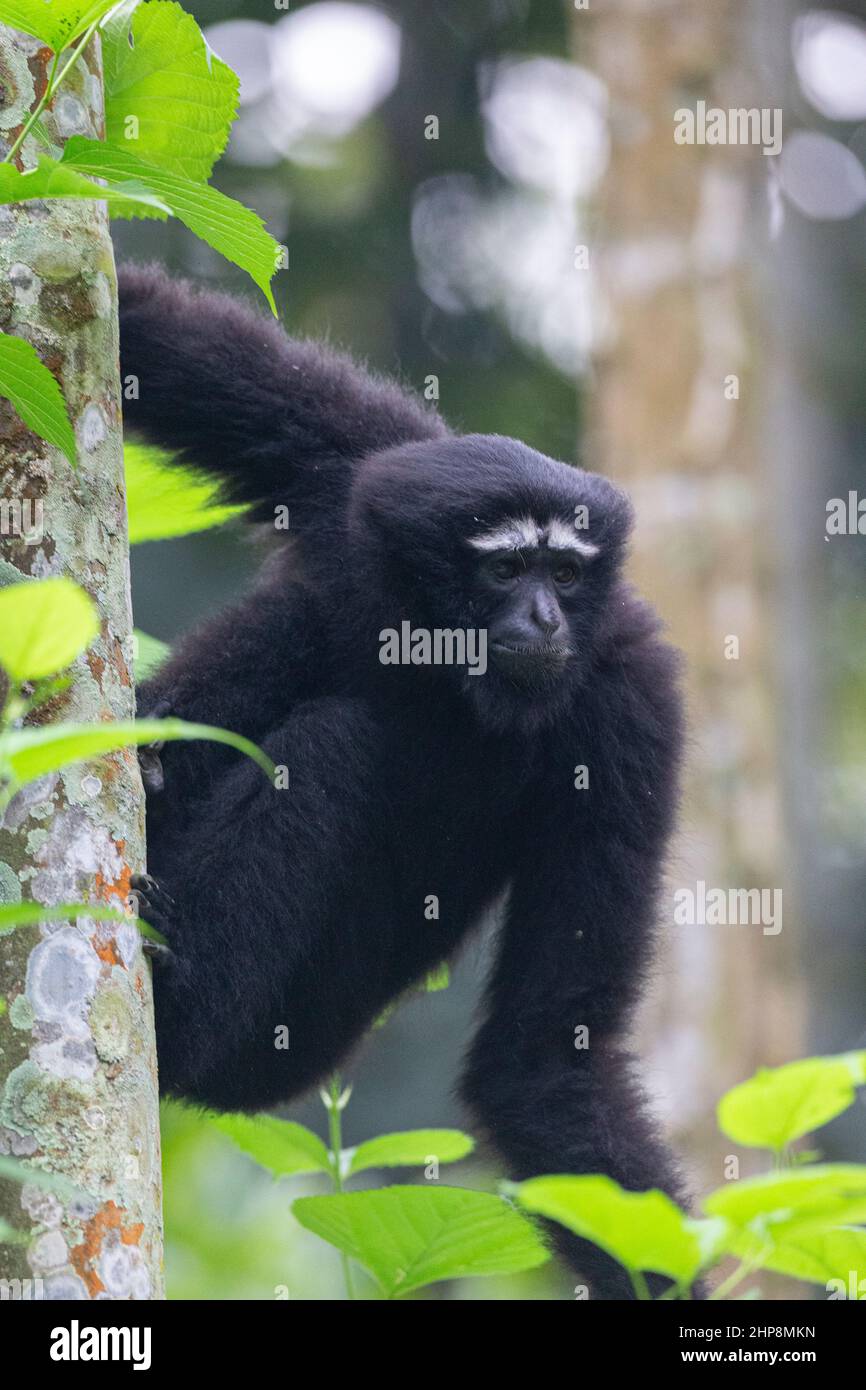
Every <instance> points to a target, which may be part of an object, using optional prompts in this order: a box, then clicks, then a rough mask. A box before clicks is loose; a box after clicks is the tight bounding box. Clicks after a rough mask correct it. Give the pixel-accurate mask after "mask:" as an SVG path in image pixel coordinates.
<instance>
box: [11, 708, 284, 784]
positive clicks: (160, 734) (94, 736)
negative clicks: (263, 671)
mask: <svg viewBox="0 0 866 1390" xmlns="http://www.w3.org/2000/svg"><path fill="white" fill-rule="evenodd" d="M160 739H162V740H164V741H166V742H168V741H175V740H178V739H181V740H182V739H207V740H209V741H210V742H212V743H226V744H228V745H229V746H230V747H232V748H237V750H238V752H240V753H245V754H246V755H247V757H248V758H252V760H253V762H256V763H258V765H259V767H260V768H262V770H263V771H264V772H265V773H267V776H268V777H269V778H270V779H271V780H272V779H273V776H274V766H273V763H272V762H271V761H270V759H269V758H268V757H267V756H266V755H265V754H264V753H263V752H262V751H261V749H260V748H257V747H256V745H255V744H254V743H250V741H249V739H246V738H241V736H240V734H232V733H229V731H228V730H227V729H215V728H212V727H211V725H209V724H187V723H185V722H184V720H182V719H139V720H135V721H132V720H126V721H121V722H118V723H108V724H48V725H46V726H45V727H44V728H39V729H12V730H10V731H9V732H7V733H6V734H5V735H4V736H3V738H2V739H0V773H3V772H4V771H5V772H7V773H8V774H11V779H12V781H13V783H14V784H15V785H18V784H20V783H22V782H32V781H33V780H34V779H35V778H37V777H44V775H45V773H46V772H56V771H57V770H58V769H59V768H61V767H66V766H67V765H68V764H69V763H77V762H82V761H84V760H85V759H89V758H98V757H100V756H101V755H102V754H103V753H113V752H115V750H117V749H118V748H128V747H131V746H132V745H135V744H142V743H156V742H158V741H159V740H160Z"/></svg>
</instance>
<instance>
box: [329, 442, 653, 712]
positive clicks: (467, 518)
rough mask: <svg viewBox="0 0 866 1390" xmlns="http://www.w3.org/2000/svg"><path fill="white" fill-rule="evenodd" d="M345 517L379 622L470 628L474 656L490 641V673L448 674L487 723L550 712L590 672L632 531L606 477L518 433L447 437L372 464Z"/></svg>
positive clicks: (624, 505) (449, 669)
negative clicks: (541, 451)
mask: <svg viewBox="0 0 866 1390" xmlns="http://www.w3.org/2000/svg"><path fill="white" fill-rule="evenodd" d="M348 519H349V526H350V533H351V536H352V539H353V543H354V545H355V547H356V551H355V554H356V557H357V559H358V561H359V563H361V564H362V565H363V572H364V576H365V577H364V579H363V581H362V583H363V587H364V592H365V593H367V594H369V595H370V597H371V602H372V603H374V609H375V612H376V615H377V618H379V617H380V616H381V619H382V622H381V624H378V623H377V626H378V625H381V626H382V627H385V626H386V624H387V625H388V627H389V628H392V627H393V628H397V627H398V626H399V625H400V622H401V621H406V622H408V624H409V625H410V626H411V628H412V630H413V632H414V631H416V630H417V629H419V628H424V629H428V630H432V631H434V632H436V631H438V632H443V631H444V632H447V633H452V632H457V633H464V634H470V633H471V634H473V646H472V650H473V652H474V654H475V655H476V656H477V654H478V638H479V637H480V636H481V635H483V642H484V648H485V655H486V663H485V664H484V670H483V672H482V671H481V669H480V666H476V668H475V669H474V670H471V669H469V668H468V664H467V665H466V666H463V667H462V668H461V667H460V666H459V665H448V666H446V667H445V669H444V670H443V672H442V675H443V678H444V679H445V680H447V681H449V682H452V683H453V682H454V681H455V680H456V681H457V683H458V686H459V688H460V689H461V691H462V692H463V694H464V695H466V696H467V697H468V698H469V699H470V701H471V702H472V704H473V705H474V707H475V709H476V711H477V713H478V715H479V717H480V718H481V719H482V721H483V722H485V723H486V724H487V725H492V726H497V727H500V728H503V729H504V728H507V727H508V726H509V725H510V724H512V723H514V722H515V721H517V722H523V723H527V722H528V723H529V724H532V723H535V722H538V721H539V720H542V721H543V720H546V719H548V718H550V717H551V716H552V715H553V714H555V712H556V710H557V709H558V708H560V707H561V705H562V704H563V703H564V702H566V701H567V700H568V698H569V696H570V694H571V692H572V691H573V690H574V689H575V687H577V686H578V685H579V684H580V682H581V680H582V679H583V678H584V677H585V676H586V674H587V673H588V672H589V670H590V668H591V665H592V660H593V655H594V652H595V650H596V648H597V645H598V642H599V640H600V639H601V637H602V636H603V633H604V629H605V623H606V621H608V620H609V619H610V617H611V616H612V610H613V606H614V604H615V602H616V599H615V596H614V595H615V586H616V580H617V576H618V574H619V570H620V566H621V561H622V557H623V552H624V547H625V542H626V538H627V536H628V532H629V528H630V525H631V508H630V506H629V503H628V501H627V499H626V497H625V496H624V494H623V493H621V492H620V491H619V489H618V488H616V487H614V486H613V484H612V483H610V482H608V481H607V480H606V479H605V478H601V477H598V476H597V475H595V474H592V473H586V472H584V471H583V470H581V469H579V468H573V467H571V466H569V465H568V464H564V463H559V462H557V461H556V460H555V459H551V458H547V457H546V456H545V455H543V454H539V453H537V452H536V451H535V450H534V449H530V448H528V447H527V446H526V445H525V444H522V443H520V442H519V441H518V440H515V439H506V438H502V437H501V436H498V435H463V436H458V437H453V436H451V437H447V438H445V439H436V440H432V441H425V442H423V443H418V444H411V445H404V446H402V447H400V448H398V449H390V450H387V451H385V452H383V453H381V454H379V455H376V456H374V457H373V458H371V459H369V460H368V461H366V462H365V464H364V465H363V466H362V467H361V468H360V469H359V471H358V475H357V479H356V484H355V488H354V492H353V499H352V505H351V508H350V512H349V518H348ZM374 596H375V597H374ZM468 650H470V648H469V645H468V637H467V651H468Z"/></svg>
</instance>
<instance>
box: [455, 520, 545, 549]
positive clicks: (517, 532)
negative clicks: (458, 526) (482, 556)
mask: <svg viewBox="0 0 866 1390" xmlns="http://www.w3.org/2000/svg"><path fill="white" fill-rule="evenodd" d="M469 544H470V545H471V546H472V547H473V549H474V550H534V549H535V547H536V546H537V545H538V526H537V525H536V523H535V522H534V521H533V520H532V518H531V517H529V516H527V517H521V518H518V519H516V520H514V521H504V522H503V523H502V525H501V526H497V527H496V529H495V530H493V531H484V532H482V534H481V535H480V536H473V537H471V539H470V541H469Z"/></svg>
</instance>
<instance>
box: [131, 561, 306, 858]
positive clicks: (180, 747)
mask: <svg viewBox="0 0 866 1390" xmlns="http://www.w3.org/2000/svg"><path fill="white" fill-rule="evenodd" d="M322 627H323V623H322V614H321V612H320V609H319V605H318V603H317V601H316V599H315V597H314V595H313V594H311V593H310V591H309V590H307V589H305V588H304V587H303V586H302V585H300V584H293V583H290V584H285V585H284V586H282V587H280V588H279V589H275V590H273V591H270V590H268V589H263V588H257V589H254V590H253V592H252V593H250V594H249V595H248V596H247V597H246V598H244V599H243V601H242V602H241V603H238V604H235V605H233V606H232V607H230V608H226V609H225V610H223V612H221V613H218V614H217V615H216V616H215V617H213V618H211V619H210V620H209V621H208V622H206V623H204V624H203V625H202V626H201V627H198V628H196V629H195V630H194V631H193V632H191V633H189V634H188V635H187V636H185V637H182V638H181V639H180V640H179V642H178V643H177V644H176V645H175V647H174V648H173V650H172V652H171V655H170V656H169V658H168V660H167V661H166V662H165V663H164V665H162V666H161V667H160V668H159V670H158V671H157V672H156V674H155V675H153V676H151V678H150V679H149V680H147V681H145V682H144V683H143V684H142V685H141V686H140V687H139V689H138V693H137V704H138V716H139V718H146V717H149V716H155V717H158V718H165V717H167V716H173V717H176V718H179V719H186V720H189V721H190V722H192V723H198V724H213V725H216V726H217V727H218V728H221V729H230V730H231V731H232V732H233V733H236V734H243V735H244V737H245V738H249V739H253V740H254V741H255V742H257V743H261V742H263V740H264V739H265V737H266V735H267V734H268V733H270V732H271V730H273V729H276V728H279V727H280V726H281V725H284V724H285V722H286V720H287V718H288V716H289V714H290V713H291V711H292V709H293V708H294V706H295V705H296V704H297V703H298V702H299V701H301V700H303V699H305V698H306V697H307V696H308V695H309V693H310V691H311V690H312V689H313V688H314V687H315V685H316V684H317V682H320V681H321V673H322V658H321V653H320V646H321V642H322ZM139 756H140V761H141V764H142V772H143V774H144V777H145V784H146V786H147V787H148V791H149V792H152V793H154V794H153V795H149V796H148V841H149V849H150V850H151V851H153V852H154V854H153V859H154V867H155V868H156V867H158V866H159V861H160V860H161V857H162V856H161V849H162V843H161V841H162V838H164V837H165V836H167V835H168V834H169V833H170V832H174V831H175V829H176V830H177V832H178V833H181V834H184V835H186V836H189V835H190V834H191V823H192V819H193V817H194V815H195V813H196V810H197V808H198V807H199V805H200V802H201V800H202V798H203V797H205V796H207V795H209V794H210V791H211V788H212V785H213V783H214V780H215V779H217V778H220V777H222V776H223V775H224V774H225V773H226V772H228V771H229V770H231V769H232V768H234V767H237V766H239V765H241V764H245V763H246V759H245V758H244V756H243V755H242V754H240V753H238V752H236V751H235V750H234V749H233V748H229V747H227V746H226V745H224V744H221V743H212V742H207V741H200V740H196V741H194V742H178V743H174V742H169V743H166V744H165V746H164V747H163V748H162V749H161V751H160V753H159V759H158V761H156V760H155V759H154V756H153V753H152V751H151V750H143V751H142V752H141V753H140V755H139ZM255 772H256V773H257V774H258V776H259V777H260V778H261V779H262V781H264V780H265V777H264V774H263V773H262V772H260V771H259V769H255Z"/></svg>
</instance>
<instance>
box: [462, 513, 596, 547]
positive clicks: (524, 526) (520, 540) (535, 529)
mask: <svg viewBox="0 0 866 1390" xmlns="http://www.w3.org/2000/svg"><path fill="white" fill-rule="evenodd" d="M469 544H470V545H471V546H472V548H473V549H474V550H481V551H494V550H536V549H537V548H538V547H539V545H541V544H546V545H547V546H548V547H549V548H550V549H551V550H572V551H574V550H576V551H577V553H578V554H579V555H586V556H590V555H597V554H598V551H599V547H598V546H597V545H595V543H594V542H593V541H585V540H582V539H581V537H580V536H578V535H577V533H576V531H575V528H574V526H572V525H570V524H569V523H568V522H566V521H557V520H556V519H554V520H552V521H549V522H546V523H543V524H539V522H537V521H534V520H533V518H532V517H528V516H527V517H517V518H514V519H512V520H509V521H504V522H503V523H502V525H501V526H497V527H495V528H494V529H493V530H492V531H483V532H481V533H480V535H477V536H472V537H470V540H469Z"/></svg>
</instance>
